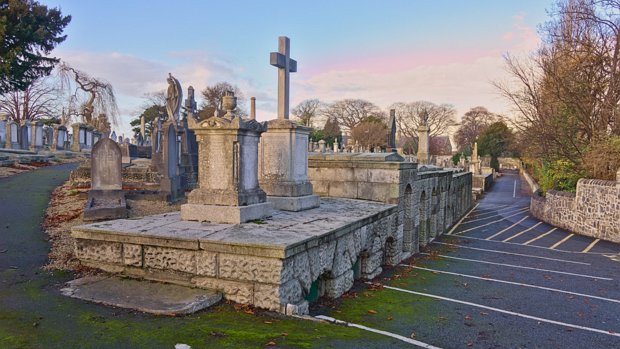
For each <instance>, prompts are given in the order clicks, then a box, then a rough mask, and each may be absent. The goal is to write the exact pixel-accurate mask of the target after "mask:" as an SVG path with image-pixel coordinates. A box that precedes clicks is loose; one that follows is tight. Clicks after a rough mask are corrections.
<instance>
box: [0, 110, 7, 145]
mask: <svg viewBox="0 0 620 349" xmlns="http://www.w3.org/2000/svg"><path fill="white" fill-rule="evenodd" d="M5 144H6V120H5V119H3V118H2V117H0V148H4V147H5V146H6V145H5Z"/></svg>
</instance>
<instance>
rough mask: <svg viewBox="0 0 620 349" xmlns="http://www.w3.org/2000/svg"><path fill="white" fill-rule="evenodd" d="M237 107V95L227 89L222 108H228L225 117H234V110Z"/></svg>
mask: <svg viewBox="0 0 620 349" xmlns="http://www.w3.org/2000/svg"><path fill="white" fill-rule="evenodd" d="M236 107H237V97H235V93H234V92H232V91H226V92H225V94H224V97H222V108H224V110H226V115H224V117H226V118H228V119H232V118H233V117H234V115H233V113H232V111H233V110H235V108H236Z"/></svg>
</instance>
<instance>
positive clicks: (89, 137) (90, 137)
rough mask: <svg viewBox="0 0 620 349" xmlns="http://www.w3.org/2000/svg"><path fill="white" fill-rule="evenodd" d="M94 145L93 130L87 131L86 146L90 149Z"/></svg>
mask: <svg viewBox="0 0 620 349" xmlns="http://www.w3.org/2000/svg"><path fill="white" fill-rule="evenodd" d="M92 147H93V131H91V130H88V131H86V148H87V149H90V148H92Z"/></svg>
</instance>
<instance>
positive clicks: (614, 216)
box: [530, 179, 620, 242]
mask: <svg viewBox="0 0 620 349" xmlns="http://www.w3.org/2000/svg"><path fill="white" fill-rule="evenodd" d="M530 212H531V213H532V215H533V216H534V217H536V218H538V219H540V220H542V221H545V222H547V223H549V224H552V225H554V226H557V227H560V228H563V229H566V230H568V231H571V232H574V233H577V234H580V235H586V236H590V237H593V238H598V239H603V240H608V241H613V242H620V182H618V181H617V182H614V181H603V180H596V179H580V180H579V181H578V182H577V191H576V193H567V192H559V191H554V190H549V191H547V193H546V197H541V196H538V195H533V196H532V200H531V203H530Z"/></svg>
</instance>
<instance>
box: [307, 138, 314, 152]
mask: <svg viewBox="0 0 620 349" xmlns="http://www.w3.org/2000/svg"><path fill="white" fill-rule="evenodd" d="M313 151H314V143H312V140H309V141H308V153H312V152H313Z"/></svg>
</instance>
